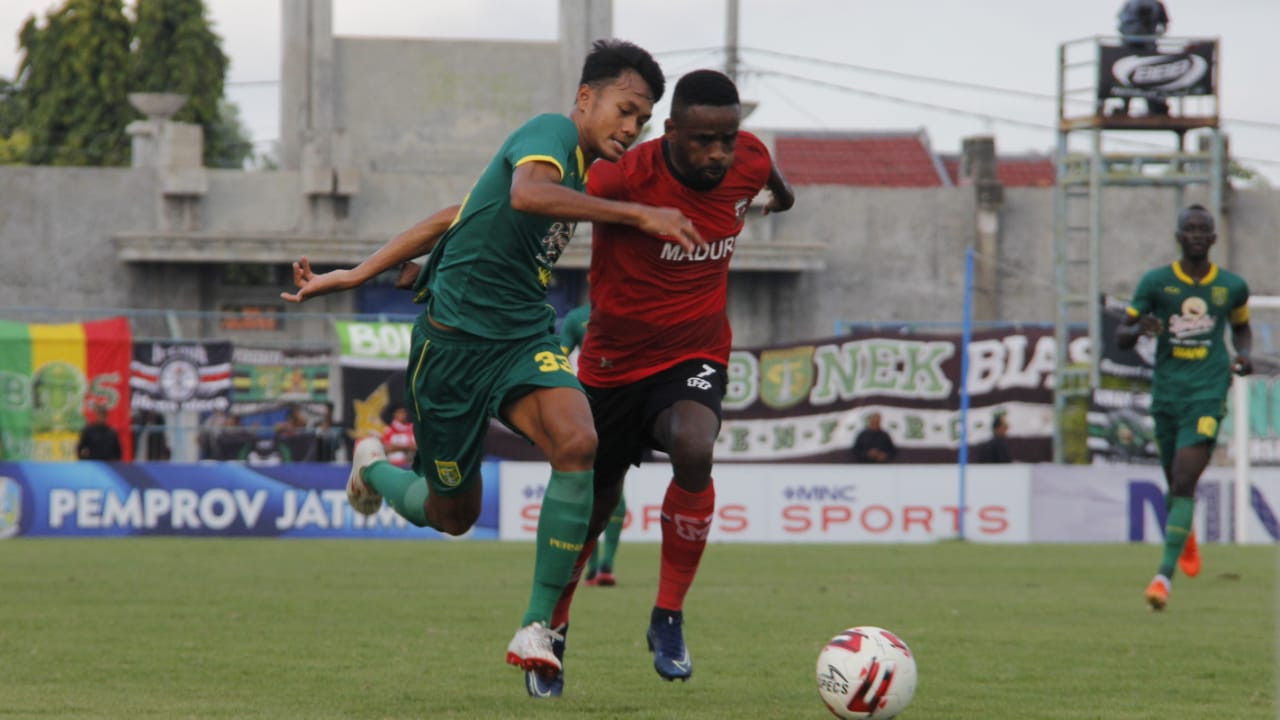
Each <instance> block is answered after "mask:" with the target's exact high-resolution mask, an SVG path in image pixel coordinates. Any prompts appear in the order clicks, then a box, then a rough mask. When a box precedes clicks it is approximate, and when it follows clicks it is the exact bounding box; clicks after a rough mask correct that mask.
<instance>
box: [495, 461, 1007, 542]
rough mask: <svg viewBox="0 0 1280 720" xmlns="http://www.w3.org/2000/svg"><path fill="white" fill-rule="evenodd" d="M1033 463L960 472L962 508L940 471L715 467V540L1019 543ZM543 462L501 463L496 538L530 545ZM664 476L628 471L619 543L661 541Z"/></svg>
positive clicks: (951, 470)
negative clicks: (963, 480) (962, 539)
mask: <svg viewBox="0 0 1280 720" xmlns="http://www.w3.org/2000/svg"><path fill="white" fill-rule="evenodd" d="M1031 472H1032V466H1029V465H1001V466H994V465H986V466H975V467H972V468H970V469H969V473H968V477H967V492H966V501H965V503H964V507H965V510H964V511H963V513H962V512H961V510H960V502H959V496H958V494H957V488H958V475H957V470H956V468H955V467H954V466H942V465H934V466H929V465H905V466H904V465H897V466H892V467H890V466H868V465H763V464H749V465H747V464H738V465H721V466H718V467H717V468H716V473H715V475H716V512H715V517H714V519H713V521H712V527H711V534H710V539H711V540H713V541H716V542H848V543H852V542H932V541H936V540H943V539H947V538H954V537H956V536H957V533H958V526H959V523H960V519H961V517H962V516H963V518H964V524H965V533H964V534H965V537H966V538H967V539H969V540H974V541H977V542H1028V541H1029V540H1030V538H1031V524H1030V513H1029V508H1030V505H1031V498H1030V493H1029V488H1030V482H1029V478H1030V476H1031ZM547 474H548V472H547V467H546V465H545V464H542V463H502V465H501V477H502V498H501V502H500V503H499V506H500V507H501V523H500V528H501V531H500V533H499V535H500V537H501V538H502V539H503V540H532V539H534V537H535V533H536V529H537V522H538V511H539V509H540V507H541V504H542V496H543V493H544V492H545V491H546V483H547ZM670 479H671V471H670V468H666V467H663V466H662V464H661V463H657V464H652V465H644V466H641V467H640V468H633V469H632V470H631V472H630V473H628V474H627V486H626V498H627V519H626V523H625V524H624V526H623V531H622V537H623V539H624V540H627V541H651V542H658V541H660V540H661V539H662V529H661V527H660V523H659V515H660V513H661V510H662V499H663V496H664V494H665V493H666V490H667V483H668V481H669V480H670Z"/></svg>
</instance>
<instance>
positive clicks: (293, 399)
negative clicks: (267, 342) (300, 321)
mask: <svg viewBox="0 0 1280 720" xmlns="http://www.w3.org/2000/svg"><path fill="white" fill-rule="evenodd" d="M332 364H333V354H332V353H330V352H329V351H327V350H282V349H278V348H253V347H240V346H238V345H237V346H236V347H235V348H234V349H233V350H232V351H231V373H232V375H231V403H232V405H233V406H234V409H235V412H236V413H237V414H252V413H260V412H270V411H272V410H279V409H280V408H282V407H284V406H285V405H287V404H289V403H299V404H304V405H320V404H322V403H324V402H325V401H327V400H328V399H329V367H330V366H331V365H332Z"/></svg>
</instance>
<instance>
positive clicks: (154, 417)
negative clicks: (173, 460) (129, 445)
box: [133, 410, 172, 460]
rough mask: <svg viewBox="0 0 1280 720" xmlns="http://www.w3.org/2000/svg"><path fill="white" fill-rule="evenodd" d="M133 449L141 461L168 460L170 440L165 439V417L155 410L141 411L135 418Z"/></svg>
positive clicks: (135, 414)
mask: <svg viewBox="0 0 1280 720" xmlns="http://www.w3.org/2000/svg"><path fill="white" fill-rule="evenodd" d="M133 430H134V433H135V435H134V439H133V447H134V448H135V452H136V453H137V455H138V458H137V459H139V460H168V459H169V458H170V456H171V455H172V453H170V451H169V438H167V437H165V419H164V415H162V414H160V413H158V412H155V411H153V410H139V411H138V412H136V413H134V416H133Z"/></svg>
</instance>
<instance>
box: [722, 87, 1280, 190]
mask: <svg viewBox="0 0 1280 720" xmlns="http://www.w3.org/2000/svg"><path fill="white" fill-rule="evenodd" d="M745 72H749V73H752V74H756V75H760V76H762V77H769V76H771V77H778V78H782V79H786V80H792V81H794V82H801V83H805V84H809V85H814V86H817V87H823V88H827V89H830V90H836V91H839V92H845V93H850V94H854V95H862V96H865V97H871V98H875V99H877V100H882V101H885V102H891V103H897V104H900V105H911V106H915V107H921V108H925V109H927V110H933V111H936V112H945V113H948V114H952V115H965V116H968V117H973V118H978V119H980V120H985V121H987V122H992V123H1001V124H1004V125H1014V126H1018V127H1022V128H1026V129H1030V130H1042V131H1049V132H1052V131H1055V130H1056V129H1057V128H1056V127H1054V126H1053V125H1050V124H1048V123H1039V122H1032V121H1029V120H1019V119H1017V118H1010V117H1004V116H1001V115H992V114H990V113H984V112H977V111H973V110H965V109H963V108H958V107H953V106H948V105H939V104H937V103H931V102H926V101H923V100H914V99H910V98H904V97H899V96H896V95H890V94H888V93H882V92H878V91H874V90H863V89H861V88H856V87H851V86H849V85H842V84H840V83H834V82H829V81H826V80H818V79H815V78H811V77H807V76H804V75H795V74H792V73H786V72H780V71H777V70H764V69H760V68H755V67H751V68H749V69H747V70H746V71H745ZM1114 142H1116V143H1117V144H1121V145H1128V146H1130V147H1142V148H1155V149H1166V148H1165V146H1163V145H1158V144H1155V143H1149V142H1142V141H1140V140H1128V139H1124V138H1116V139H1115V140H1114ZM1231 157H1232V159H1234V160H1238V161H1242V162H1249V163H1254V164H1259V165H1278V166H1280V160H1273V159H1267V158H1254V157H1246V156H1242V155H1237V154H1234V153H1233V154H1232V156H1231Z"/></svg>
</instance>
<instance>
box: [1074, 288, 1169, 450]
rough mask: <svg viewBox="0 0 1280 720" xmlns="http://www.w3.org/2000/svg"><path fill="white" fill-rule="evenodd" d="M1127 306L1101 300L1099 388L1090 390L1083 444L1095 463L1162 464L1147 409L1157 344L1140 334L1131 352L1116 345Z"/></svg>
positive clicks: (1106, 297) (1116, 300)
mask: <svg viewBox="0 0 1280 720" xmlns="http://www.w3.org/2000/svg"><path fill="white" fill-rule="evenodd" d="M1128 305H1129V303H1128V302H1127V301H1126V300H1123V299H1121V298H1118V297H1114V296H1110V295H1104V296H1103V298H1102V306H1101V312H1102V324H1101V331H1102V332H1101V335H1102V338H1101V339H1102V353H1101V356H1100V358H1099V360H1098V372H1099V375H1100V376H1101V379H1102V387H1098V388H1094V389H1093V393H1092V394H1091V396H1090V398H1089V412H1088V415H1087V417H1086V420H1087V422H1088V432H1089V437H1088V439H1087V440H1086V444H1087V446H1088V448H1089V458H1090V460H1091V461H1093V462H1109V463H1152V464H1155V463H1159V462H1160V451H1159V448H1157V447H1156V433H1155V423H1154V422H1152V420H1151V416H1150V414H1149V412H1148V410H1149V409H1150V407H1151V376H1152V373H1153V372H1154V370H1155V361H1156V340H1155V338H1153V337H1150V336H1147V335H1143V336H1141V337H1139V338H1138V344H1137V345H1135V346H1134V347H1133V349H1132V350H1121V349H1120V348H1119V347H1118V346H1117V345H1116V332H1117V331H1118V330H1119V329H1120V325H1121V323H1123V322H1124V318H1125V308H1127V307H1128Z"/></svg>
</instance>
